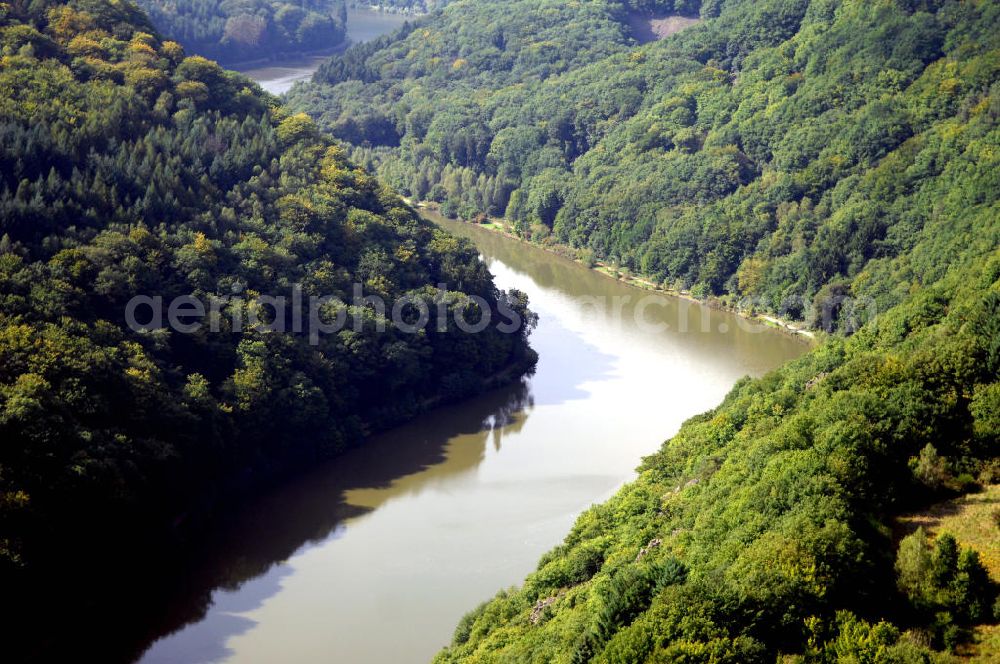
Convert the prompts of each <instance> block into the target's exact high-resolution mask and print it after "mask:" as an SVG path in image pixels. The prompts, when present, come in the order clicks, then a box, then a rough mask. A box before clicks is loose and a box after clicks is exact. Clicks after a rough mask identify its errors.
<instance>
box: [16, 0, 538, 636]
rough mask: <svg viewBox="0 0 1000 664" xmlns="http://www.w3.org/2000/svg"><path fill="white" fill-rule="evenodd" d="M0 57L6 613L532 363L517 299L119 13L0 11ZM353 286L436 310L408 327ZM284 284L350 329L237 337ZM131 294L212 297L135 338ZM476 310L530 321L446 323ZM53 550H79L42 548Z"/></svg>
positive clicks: (42, 7)
mask: <svg viewBox="0 0 1000 664" xmlns="http://www.w3.org/2000/svg"><path fill="white" fill-rule="evenodd" d="M0 53H2V56H0V90H2V91H3V93H2V95H0V441H2V445H0V583H2V585H3V588H4V590H5V594H6V595H7V597H8V598H9V601H8V602H7V603H6V605H7V606H6V607H5V609H10V610H12V611H16V612H17V613H19V614H20V615H19V617H20V619H22V620H23V619H24V618H25V614H27V613H29V611H28V609H29V607H28V606H27V605H26V604H20V603H19V601H18V600H17V599H16V598H21V597H22V594H21V591H24V597H29V598H30V597H33V596H39V597H42V596H44V593H41V592H39V589H40V588H42V587H44V586H43V585H36V584H40V583H41V579H43V578H48V581H49V582H53V583H56V582H59V580H60V579H62V580H65V578H69V577H73V576H74V575H76V579H77V580H79V579H82V578H84V576H82V575H79V570H80V569H81V568H86V567H87V566H89V565H91V564H93V563H94V562H95V561H96V560H100V559H102V557H103V556H105V555H106V554H107V551H106V550H105V549H104V548H102V546H106V545H107V546H109V543H111V542H118V541H119V540H121V539H123V538H125V537H129V538H134V537H136V533H138V532H141V531H142V530H143V529H144V528H146V527H149V526H153V527H155V526H157V525H160V524H164V523H167V522H169V521H170V520H172V519H175V517H177V515H181V514H184V513H185V511H186V510H189V509H192V508H193V507H195V506H197V505H198V504H202V503H204V502H205V501H206V496H211V495H218V494H224V493H225V492H226V491H228V490H230V489H234V488H239V487H246V486H248V485H254V484H255V483H258V482H259V481H260V480H263V479H267V478H268V477H270V476H274V475H276V474H278V473H281V472H282V471H284V470H285V469H288V468H291V467H294V466H296V465H301V464H303V463H306V462H314V461H316V460H318V459H322V458H326V457H329V456H330V455H332V454H334V453H335V452H337V451H338V450H341V449H343V448H344V447H345V446H347V445H350V444H354V443H357V442H359V441H360V440H362V439H363V438H364V437H365V436H366V435H367V434H368V433H370V432H372V431H375V430H378V429H381V428H384V427H386V426H388V425H391V424H393V423H395V422H398V421H400V420H401V419H403V418H407V417H411V416H413V415H414V414H415V413H417V412H420V411H422V410H425V409H426V408H428V407H429V406H431V405H433V404H434V403H436V402H439V401H441V400H448V399H456V398H460V397H464V396H467V395H469V394H472V393H475V392H477V391H480V390H482V389H484V388H485V387H486V386H488V385H490V384H495V380H498V379H502V378H503V377H504V376H506V377H507V379H512V378H515V377H516V375H519V372H521V371H523V370H524V369H526V368H527V367H528V366H529V365H530V364H531V363H532V362H533V352H532V351H531V350H530V349H529V348H528V347H527V344H526V337H527V334H528V333H529V331H530V327H531V321H532V315H531V314H530V312H528V311H527V310H526V300H525V297H524V296H523V294H521V293H518V292H516V291H515V292H509V293H508V292H500V291H498V290H497V288H496V287H495V286H494V285H493V281H492V277H491V276H490V274H489V273H488V271H487V269H486V267H485V266H484V264H483V263H482V262H481V261H480V260H479V258H478V255H477V252H476V251H475V250H474V249H473V247H472V246H471V245H470V244H469V243H467V242H466V241H460V240H458V239H456V238H454V237H451V236H449V235H447V234H445V233H444V232H442V231H440V230H437V229H435V228H434V227H433V226H432V225H430V224H429V223H427V222H425V221H423V220H421V219H420V218H419V217H418V216H417V215H416V214H415V213H414V212H413V211H412V210H411V209H409V208H407V207H406V206H405V205H404V204H403V203H402V202H401V200H400V199H399V198H398V197H396V196H395V195H394V194H392V193H390V192H389V191H388V190H387V189H386V188H384V187H383V186H381V185H380V184H379V183H378V182H377V181H376V180H375V179H374V178H373V177H372V176H371V175H369V174H367V173H365V172H364V171H362V170H360V169H358V168H357V167H355V166H354V165H353V164H352V163H350V162H349V161H348V160H347V159H346V158H345V157H344V154H343V151H342V150H341V149H340V148H339V147H337V146H336V145H334V144H333V143H332V142H331V141H330V140H328V139H326V138H324V137H323V136H321V135H320V133H319V132H318V131H317V128H316V127H315V125H314V124H313V122H312V121H311V120H309V118H307V117H305V116H303V115H292V114H290V113H289V112H287V111H286V110H285V109H284V108H282V107H280V106H279V105H278V103H277V100H276V99H275V98H274V97H271V96H269V95H266V94H265V93H263V92H261V91H260V89H259V88H258V87H257V86H256V85H255V84H254V83H252V82H251V81H249V80H247V79H245V78H243V77H242V76H240V75H238V74H235V73H232V72H227V71H225V70H223V69H221V68H220V67H219V66H218V65H217V64H215V63H214V62H211V61H209V60H206V59H204V58H202V57H199V56H186V55H185V53H184V50H183V49H182V48H181V46H180V45H178V44H177V43H176V42H172V41H165V40H163V39H161V38H160V37H158V36H157V35H156V33H155V32H154V31H153V29H152V27H151V26H150V24H149V23H148V21H147V20H146V18H145V17H144V16H143V15H142V14H141V13H140V12H139V11H138V10H137V9H136V8H135V7H134V6H133V5H131V4H129V3H124V2H106V1H105V0H73V1H71V2H38V1H36V2H32V3H30V5H29V4H25V3H18V4H0ZM355 284H360V285H361V286H362V287H363V292H364V293H365V294H366V295H378V296H380V297H382V298H385V299H386V300H387V301H388V302H389V303H392V302H394V301H400V300H401V298H404V297H409V298H413V299H414V300H421V301H425V302H428V303H429V302H430V301H432V300H433V302H434V303H435V305H437V306H438V307H439V308H438V309H437V310H438V311H442V310H443V311H446V312H448V313H449V315H448V316H447V317H442V318H441V319H435V324H434V325H428V326H426V327H424V328H421V329H419V330H418V331H417V332H416V333H413V334H408V333H406V330H401V329H398V328H397V327H396V326H393V325H389V326H385V325H382V323H383V322H384V319H385V317H386V316H388V314H387V313H383V312H380V311H379V310H378V309H377V308H376V307H374V306H369V305H368V304H367V303H364V302H361V303H358V302H357V301H356V300H354V299H353V298H352V290H353V288H354V287H355V286H354V285H355ZM439 285H443V290H439V289H438V286H439ZM297 287H299V288H301V290H302V294H303V296H304V297H310V296H311V295H316V296H336V297H337V298H338V300H339V301H340V302H342V303H344V305H343V306H350V307H351V309H350V311H351V313H352V318H353V319H354V320H356V321H357V323H358V324H356V325H352V326H350V327H345V328H343V329H341V330H340V331H339V332H337V333H331V334H325V335H323V336H321V337H319V338H318V339H315V340H314V339H309V338H307V336H306V334H305V332H302V333H298V334H296V333H287V334H278V333H269V331H268V328H267V326H265V325H255V326H247V327H245V328H243V329H238V327H237V325H235V324H234V323H232V321H234V320H237V319H239V320H244V321H246V320H251V318H250V316H249V312H248V309H249V308H250V307H255V306H257V305H256V304H255V300H254V296H255V295H256V294H268V295H273V296H282V295H290V294H291V293H292V291H293V290H294V289H296V288H297ZM138 294H143V295H156V296H160V297H162V298H163V299H164V300H165V301H169V300H170V299H171V298H173V297H176V296H179V295H194V296H197V297H199V298H203V299H204V298H209V297H212V296H217V297H218V298H220V299H222V298H229V299H228V300H226V301H225V305H224V308H223V309H222V314H224V315H223V316H222V320H221V323H220V329H219V330H218V331H217V332H214V331H211V330H210V329H209V328H208V327H207V326H204V327H202V328H201V329H199V330H198V331H196V332H194V333H192V334H181V333H179V332H178V331H175V330H171V329H169V328H167V327H164V328H163V329H155V330H152V331H148V332H140V331H136V330H133V329H132V328H131V327H129V326H127V325H126V319H125V313H124V312H125V310H126V307H127V303H128V302H129V300H130V299H131V298H132V297H133V296H135V295H138ZM475 298H480V299H478V300H477V299H475ZM347 303H350V304H347ZM483 303H485V304H483ZM337 306H340V305H337ZM484 306H485V307H488V308H489V310H490V311H491V312H493V313H498V312H500V311H502V310H507V311H510V310H513V311H515V312H517V313H518V314H519V315H520V316H521V317H522V318H523V320H524V322H525V325H524V326H522V327H521V328H520V329H519V330H518V331H517V333H506V334H505V333H503V332H502V331H501V330H500V329H499V327H497V326H490V327H488V328H487V329H485V330H483V331H482V332H480V333H479V334H467V333H466V332H463V331H462V330H461V329H460V328H459V327H457V326H456V324H457V323H456V321H457V320H458V319H457V318H455V316H453V315H451V314H456V313H459V314H461V315H463V316H464V317H465V318H466V320H469V321H476V320H479V315H480V314H482V313H483V310H482V307H484ZM405 311H408V310H404V313H405ZM256 313H257V314H258V315H259V320H261V321H263V322H265V323H270V322H274V318H275V317H277V316H278V315H279V314H278V312H277V309H275V310H274V311H273V312H272V311H271V310H270V309H268V310H266V311H262V312H261V311H258V312H256ZM288 315H293V314H288ZM407 315H409V314H407ZM442 320H443V321H444V324H443V325H442V324H441V321H442ZM498 320H499V319H498ZM292 330H293V332H294V331H295V330H294V328H292ZM505 372H509V373H506V374H505ZM74 541H76V542H83V541H88V542H92V543H95V544H94V545H93V546H89V547H71V548H69V549H67V548H66V547H65V546H62V545H56V544H55V542H62V543H65V542H74ZM88 570H89V571H88V575H86V576H89V575H90V574H94V573H95V571H96V570H95V568H94V567H89V568H88ZM43 575H48V576H47V577H45V576H43ZM32 589H33V590H32ZM62 592H63V593H64V594H65V596H66V597H67V600H68V599H69V594H70V593H69V591H68V590H66V588H63V589H62ZM26 601H27V600H26ZM6 624H8V626H10V625H11V624H12V623H6ZM38 624H43V623H42V622H41V621H40V622H39V623H38ZM12 633H17V632H16V630H14V631H13V632H12Z"/></svg>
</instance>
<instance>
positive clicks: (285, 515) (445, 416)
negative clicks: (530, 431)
mask: <svg viewBox="0 0 1000 664" xmlns="http://www.w3.org/2000/svg"><path fill="white" fill-rule="evenodd" d="M532 405H533V399H532V393H531V388H530V385H529V382H528V381H527V380H522V381H521V382H519V383H517V384H515V385H512V386H509V387H506V388H501V389H498V390H494V391H492V392H489V393H487V394H484V395H481V396H479V397H476V398H474V399H471V400H469V401H466V402H463V403H462V404H459V405H455V406H446V407H443V408H439V409H437V410H435V411H433V412H431V413H428V414H427V415H424V416H423V417H421V418H418V420H416V421H414V422H412V423H410V424H407V425H404V426H401V427H398V428H396V429H393V430H391V431H389V432H386V433H383V434H380V435H377V436H374V437H373V438H372V439H371V440H369V441H368V442H366V443H365V444H364V445H363V446H361V447H358V448H356V449H353V450H350V451H348V452H347V453H345V454H343V455H341V456H339V457H337V458H336V459H334V460H332V461H330V462H328V463H326V464H324V465H322V466H320V467H319V468H316V469H314V470H313V471H310V472H309V473H307V474H306V475H303V476H298V477H296V478H295V479H294V480H293V481H291V482H289V483H287V484H286V485H284V486H281V487H279V488H277V489H275V490H273V491H270V492H268V493H267V494H265V495H263V496H261V497H259V498H257V499H255V500H253V501H251V502H249V503H248V504H247V505H245V506H244V507H243V508H241V509H240V510H238V511H237V512H236V513H235V514H234V515H232V516H231V517H230V518H229V519H228V520H227V522H226V523H224V524H220V525H219V528H218V530H217V532H216V533H215V534H213V535H212V536H211V537H210V538H208V539H207V541H206V542H204V543H203V544H202V546H200V547H198V550H197V551H196V552H194V554H193V555H192V556H191V558H192V559H193V560H197V561H198V565H197V566H193V567H192V569H191V570H189V571H188V572H187V575H186V578H185V584H184V586H183V587H181V588H178V589H177V592H176V594H175V595H174V596H173V597H170V598H168V599H167V601H166V603H165V606H167V607H169V613H167V614H166V615H164V616H163V617H162V620H161V621H160V622H159V624H157V625H156V627H155V628H154V629H153V630H152V631H150V632H149V633H148V634H147V636H146V638H145V639H144V640H145V643H146V644H147V646H148V644H150V643H152V642H153V641H156V640H157V639H159V638H161V637H164V636H167V635H170V634H172V633H174V632H177V631H178V630H181V629H183V628H184V627H185V626H186V625H189V624H191V623H199V624H198V625H197V626H196V627H194V628H191V629H187V630H184V632H183V633H181V634H178V635H177V636H176V638H178V639H180V640H183V641H184V642H185V643H184V644H183V646H181V647H180V649H181V650H183V652H185V653H192V652H197V653H198V656H199V661H214V660H218V659H223V658H225V657H226V656H227V655H228V654H230V653H229V652H228V650H227V649H226V646H225V643H226V641H227V640H228V639H229V638H231V637H233V636H237V635H239V634H241V633H243V632H245V631H247V630H249V629H250V628H251V627H253V625H254V624H255V623H254V622H253V621H252V620H250V619H248V618H245V617H242V616H239V615H234V614H237V613H243V612H247V611H251V610H253V609H255V608H258V607H260V606H261V605H262V604H263V603H264V601H265V600H267V599H268V598H269V597H271V596H273V595H274V594H275V593H277V592H278V591H279V590H280V589H281V582H282V579H283V578H284V577H285V576H287V575H288V574H289V573H290V570H289V568H288V567H287V566H285V565H284V564H283V563H284V562H285V561H287V560H288V559H289V558H290V557H291V556H293V554H295V553H296V552H298V551H301V550H303V549H305V548H308V547H310V546H313V545H317V544H320V543H323V542H327V541H329V540H331V539H336V538H338V537H340V536H341V535H342V534H343V533H344V532H345V524H346V522H348V521H350V520H351V519H355V518H358V517H361V516H363V515H365V514H367V513H369V512H372V511H374V510H376V509H378V507H379V504H367V505H364V506H360V505H357V504H353V503H351V502H350V501H349V500H348V493H349V492H351V491H353V490H357V489H380V490H382V491H379V492H377V495H378V496H380V501H387V500H389V499H391V498H394V497H396V496H398V495H399V494H400V493H402V492H406V491H412V490H414V488H413V487H398V488H397V485H396V483H397V481H398V480H400V479H401V478H403V477H407V476H412V475H420V476H421V479H422V480H424V481H430V480H432V479H440V478H443V477H446V476H449V475H457V474H461V473H465V472H469V471H471V470H473V469H474V468H475V467H476V466H477V465H478V464H479V463H480V462H481V461H482V459H483V458H484V453H485V449H486V445H487V444H488V443H489V442H491V441H492V444H493V446H494V447H495V448H496V449H499V444H500V440H501V439H502V437H503V435H504V433H505V432H512V431H516V430H517V429H519V428H520V426H521V425H522V424H523V422H524V420H525V419H526V418H527V416H528V414H529V413H530V410H531V408H532ZM456 438H462V440H461V445H460V446H458V449H456V450H450V451H449V450H448V444H449V442H450V441H454V440H455V439H456ZM416 490H419V488H418V489H416ZM366 495H367V494H366ZM236 591H239V592H236ZM206 616H207V617H206ZM171 638H173V637H171ZM158 645H160V644H159V643H152V647H151V648H150V649H149V650H148V652H146V653H145V655H144V656H143V659H142V661H149V662H159V661H164V662H167V661H177V660H176V655H175V653H176V650H177V644H176V643H175V644H172V646H171V647H170V648H164V651H163V652H158V648H157V646H158ZM139 652H140V651H138V650H137V651H136V653H134V654H135V655H136V656H138V655H139Z"/></svg>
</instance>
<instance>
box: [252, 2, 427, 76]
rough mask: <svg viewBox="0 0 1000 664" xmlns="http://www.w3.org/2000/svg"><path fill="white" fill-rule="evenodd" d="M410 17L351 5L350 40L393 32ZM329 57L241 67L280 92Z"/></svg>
mask: <svg viewBox="0 0 1000 664" xmlns="http://www.w3.org/2000/svg"><path fill="white" fill-rule="evenodd" d="M407 19H409V20H413V17H412V16H409V17H408V16H403V15H401V14H389V13H386V12H378V11H374V10H372V9H368V8H367V7H348V9H347V39H348V43H349V44H360V43H361V42H366V41H370V40H372V39H375V38H376V37H379V36H381V35H384V34H385V33H387V32H392V31H393V30H395V29H396V28H398V27H399V26H401V25H403V23H404V22H406V20H407ZM332 52H334V51H331V53H332ZM329 58H330V53H327V54H325V55H311V56H305V57H298V58H289V59H287V60H281V61H278V62H272V63H270V64H268V65H267V66H263V67H251V68H248V69H240V71H241V72H243V73H244V74H246V75H247V76H249V77H250V78H252V79H253V80H255V81H257V82H258V83H260V86H261V87H262V88H264V89H265V90H267V91H268V92H270V93H272V94H276V95H280V94H284V93H286V92H288V91H289V90H290V89H291V87H292V85H293V84H294V83H295V82H296V81H301V80H304V79H307V78H309V77H310V76H312V75H313V72H314V71H316V70H317V69H318V68H319V66H320V65H321V64H323V62H324V61H326V60H327V59H329Z"/></svg>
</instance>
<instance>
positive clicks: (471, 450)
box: [140, 213, 807, 664]
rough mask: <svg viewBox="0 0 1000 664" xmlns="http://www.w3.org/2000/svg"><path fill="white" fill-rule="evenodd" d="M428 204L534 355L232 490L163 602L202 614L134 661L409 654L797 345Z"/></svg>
mask: <svg viewBox="0 0 1000 664" xmlns="http://www.w3.org/2000/svg"><path fill="white" fill-rule="evenodd" d="M427 214H428V216H432V220H433V221H435V222H436V223H439V224H440V225H441V226H444V227H445V228H446V229H448V230H450V231H452V232H454V233H456V234H458V235H462V236H465V237H469V238H471V239H472V241H473V242H474V243H475V244H476V245H477V247H478V248H479V251H480V252H481V254H482V256H483V260H485V261H486V262H487V263H488V264H489V266H490V269H491V271H492V272H493V274H494V275H495V276H496V282H497V284H498V285H499V286H500V287H502V288H510V287H516V288H519V289H521V290H523V291H525V292H527V293H528V295H529V296H530V299H531V307H532V309H534V311H536V312H537V313H538V314H539V317H540V322H539V324H538V328H537V329H536V330H535V332H534V334H533V335H532V346H533V347H534V348H535V349H536V350H537V351H538V353H539V362H538V366H537V370H536V372H535V373H534V375H533V376H531V377H529V378H526V379H525V380H524V381H523V382H522V383H520V384H518V385H514V386H510V387H507V388H504V389H500V390H497V391H494V392H491V393H489V394H486V395H484V396H481V397H478V398H475V399H472V400H470V401H468V402H464V403H461V404H460V405H456V406H451V407H447V408H442V409H439V410H436V411H433V412H431V413H429V414H427V415H424V416H422V417H420V418H419V419H417V420H415V421H414V422H412V423H410V424H408V425H406V426H403V427H400V428H398V429H395V430H393V431H390V432H388V433H385V434H383V435H380V436H378V437H376V438H373V439H372V440H370V441H369V442H368V443H366V444H365V446H364V447H362V448H359V449H357V450H354V451H351V452H348V453H347V454H345V455H343V456H341V457H339V458H336V459H334V460H333V461H331V462H330V463H328V464H326V465H324V466H320V467H317V468H314V469H312V470H311V471H310V472H308V473H307V474H305V475H303V476H301V477H299V478H298V479H296V480H295V481H293V482H290V483H288V484H287V485H285V486H283V487H281V488H279V489H276V490H274V491H271V492H269V493H268V494H266V495H264V496H262V497H261V498H259V499H257V500H254V501H251V502H250V503H248V504H246V505H244V506H242V507H241V508H240V510H239V511H238V513H236V514H233V515H232V518H231V519H229V520H228V523H227V524H225V526H224V527H223V528H221V530H220V532H219V533H218V536H217V537H216V538H214V539H213V543H212V545H211V546H210V547H209V548H208V551H207V552H206V554H205V555H204V559H205V560H204V567H205V570H206V571H205V572H204V574H203V575H202V576H203V577H204V578H209V579H213V581H212V585H208V587H210V588H214V590H212V591H211V600H210V602H209V603H208V604H207V605H205V595H204V594H202V595H201V596H200V598H199V597H194V596H193V597H192V598H190V601H189V604H197V605H196V606H178V607H165V611H167V612H169V613H171V614H175V615H176V614H181V615H188V616H191V615H193V616H200V618H199V619H196V620H195V621H194V622H189V623H188V624H187V625H186V626H185V627H183V628H181V629H180V630H178V631H176V632H174V633H173V634H170V635H168V636H166V637H163V638H161V639H159V640H158V641H156V642H155V643H153V644H152V645H151V646H150V648H149V649H148V650H147V651H146V653H145V654H144V655H143V657H142V658H141V660H140V661H142V662H145V663H153V662H170V663H175V662H185V663H187V664H194V663H197V662H269V663H270V662H338V663H351V664H354V663H361V664H364V663H373V664H390V663H391V664H405V663H409V662H426V661H428V660H429V659H430V658H431V657H432V656H433V655H434V653H435V652H436V651H437V650H438V649H439V648H441V647H442V646H444V645H446V644H447V643H448V642H449V640H450V638H451V634H452V630H453V629H454V627H455V625H456V623H457V622H458V620H459V618H460V617H461V616H462V615H463V614H464V613H465V612H467V611H469V610H471V609H472V608H474V607H475V606H476V605H477V604H478V603H479V602H481V601H483V600H485V599H487V598H489V597H491V596H493V595H494V594H495V593H496V592H497V590H499V589H501V588H504V587H509V586H511V585H515V584H518V583H520V582H521V580H522V579H523V578H524V576H525V575H526V574H528V573H529V572H530V571H531V570H533V569H534V567H535V565H536V563H537V561H538V558H539V556H540V555H541V554H542V553H544V552H545V551H546V550H548V549H550V548H552V547H553V546H555V545H556V544H558V543H559V542H560V541H561V540H562V538H563V537H564V536H565V534H566V533H567V532H568V531H569V528H570V526H571V524H572V523H573V520H574V519H575V518H576V516H577V515H578V514H580V512H581V511H583V510H584V509H586V508H587V507H588V506H590V505H592V504H593V503H595V502H600V501H603V500H605V499H607V498H608V497H609V496H611V495H612V493H614V491H615V490H616V489H617V488H619V487H620V486H621V485H622V484H623V483H624V482H626V481H628V480H629V479H630V478H632V477H634V468H635V467H636V465H637V464H638V463H639V461H640V459H641V457H642V456H643V455H646V454H649V453H651V452H653V451H654V450H655V449H657V447H658V446H659V445H660V444H661V443H662V441H663V440H665V439H666V438H668V437H669V436H670V435H672V434H673V433H674V432H676V430H677V429H678V427H679V426H680V424H681V423H682V422H683V421H684V420H685V419H687V418H689V417H691V416H693V415H695V414H697V413H699V412H702V411H704V410H706V409H709V408H711V407H713V406H714V405H716V404H717V403H719V401H720V400H721V399H722V397H723V396H724V395H725V394H726V392H727V391H728V390H729V389H730V387H731V386H732V385H733V383H734V382H735V381H736V380H737V379H739V378H740V377H741V376H744V375H746V374H751V375H755V376H756V375H761V374H763V373H764V372H766V371H768V370H769V369H771V368H773V367H776V366H777V365H779V364H781V363H782V362H784V361H786V360H788V359H791V358H793V357H796V356H798V355H800V354H801V353H803V352H804V351H805V350H806V349H807V346H806V345H804V344H803V343H802V342H801V341H798V340H796V339H793V338H790V337H788V336H785V335H782V334H780V333H778V332H775V331H772V330H770V329H766V328H763V327H759V326H757V325H756V324H752V323H749V322H747V321H744V320H742V319H738V318H736V317H735V316H734V315H732V314H729V313H726V312H721V311H715V310H710V309H707V308H704V307H702V306H700V305H698V304H696V303H692V302H688V301H684V300H679V299H676V298H671V297H666V296H660V295H655V294H650V293H648V292H646V291H642V290H639V289H636V288H633V287H629V286H626V285H623V284H621V283H619V282H617V281H615V280H613V279H610V278H608V277H606V276H603V275H600V274H597V273H596V272H593V271H591V270H587V269H586V268H584V267H583V266H581V265H579V264H576V263H574V262H572V261H569V260H566V259H564V258H561V257H559V256H556V255H553V254H551V253H548V252H545V251H543V250H541V249H538V248H536V247H532V246H529V245H526V244H523V243H520V242H518V241H516V240H512V239H509V238H505V237H503V236H501V235H498V234H495V233H493V232H490V231H488V230H486V229H483V228H480V227H476V226H473V225H470V224H463V223H460V222H454V221H448V220H444V219H441V218H440V217H438V216H436V215H432V213H427ZM616 307H617V308H618V310H619V312H620V314H619V315H615V308H616ZM637 312H638V314H639V315H638V316H637ZM181 594H183V593H181ZM181 603H182V604H183V602H181Z"/></svg>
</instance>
